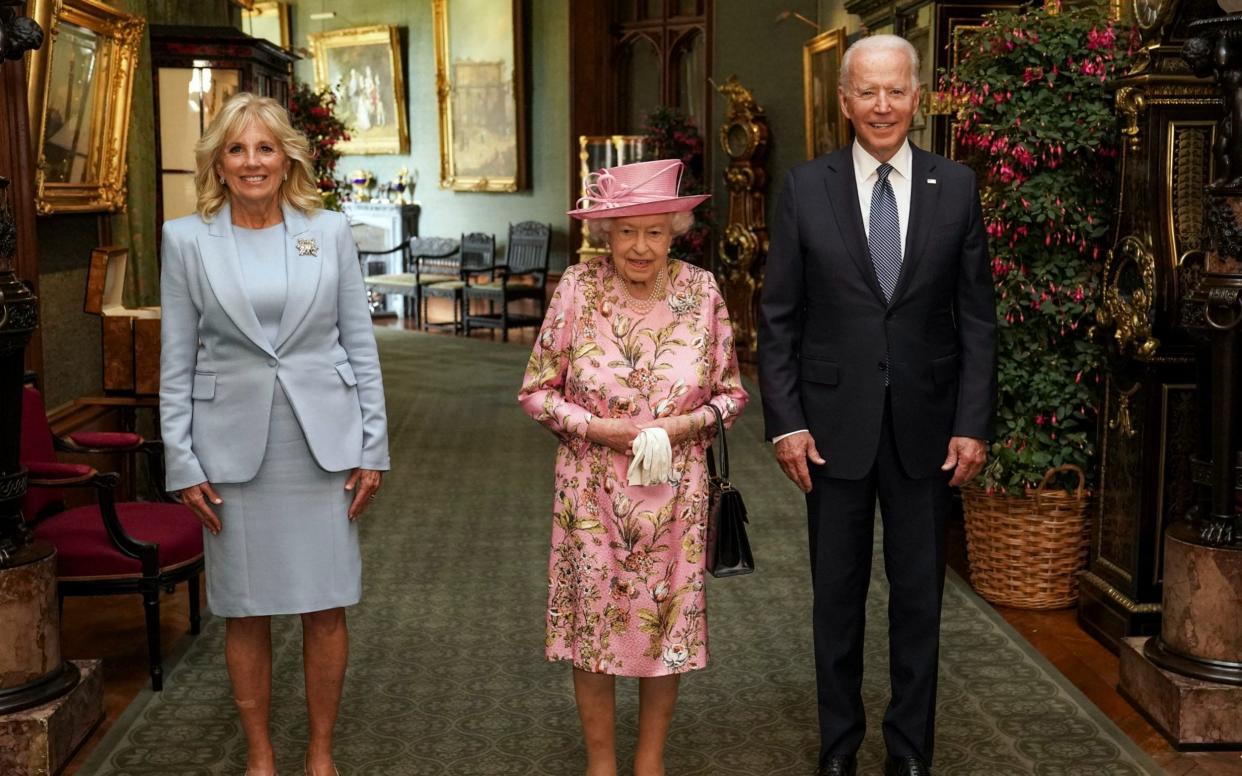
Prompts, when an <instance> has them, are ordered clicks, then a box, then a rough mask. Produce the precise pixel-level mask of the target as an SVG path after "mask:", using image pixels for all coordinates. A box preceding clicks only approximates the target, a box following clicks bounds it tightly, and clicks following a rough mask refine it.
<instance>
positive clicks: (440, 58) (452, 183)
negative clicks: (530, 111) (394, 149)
mask: <svg viewBox="0 0 1242 776" xmlns="http://www.w3.org/2000/svg"><path fill="white" fill-rule="evenodd" d="M522 2H523V0H512V12H513V60H512V61H513V100H514V117H515V129H516V132H515V135H516V137H515V141H516V142H517V172H516V174H515V175H512V176H495V177H466V176H462V175H458V174H457V165H456V163H455V162H454V160H453V104H452V100H453V83H452V79H451V78H450V76H449V64H450V63H449V56H450V54H451V52H450V51H449V18H448V0H432V5H431V9H432V16H433V19H434V26H435V46H436V95H437V97H438V100H439V103H440V188H445V189H453V190H454V191H494V192H511V191H518V190H519V189H525V188H527V185H528V184H527V160H526V87H525V76H524V75H523V73H524V72H525V62H524V61H523V60H524V55H523V48H524V44H523V38H522V18H523V12H522Z"/></svg>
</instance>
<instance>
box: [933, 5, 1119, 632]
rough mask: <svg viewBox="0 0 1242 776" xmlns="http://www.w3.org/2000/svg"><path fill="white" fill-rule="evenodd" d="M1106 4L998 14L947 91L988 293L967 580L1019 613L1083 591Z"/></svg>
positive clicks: (1112, 133)
mask: <svg viewBox="0 0 1242 776" xmlns="http://www.w3.org/2000/svg"><path fill="white" fill-rule="evenodd" d="M1132 41H1133V38H1132V36H1131V35H1130V34H1128V33H1125V32H1122V31H1119V30H1118V29H1117V27H1116V26H1115V25H1114V23H1113V22H1112V21H1110V20H1109V18H1108V16H1107V12H1106V10H1105V9H1104V8H1103V7H1096V6H1091V7H1082V8H1073V9H1069V10H1065V11H1061V10H1060V8H1059V7H1058V6H1056V5H1050V6H1047V7H1045V8H1035V9H1029V10H1026V11H1024V12H1020V13H1014V12H997V13H993V14H991V15H989V16H988V17H987V19H986V21H985V23H984V24H983V26H982V27H981V28H979V29H978V30H977V31H975V32H974V33H973V34H969V35H968V36H967V37H966V38H965V39H964V40H963V42H962V47H961V49H960V50H959V51H960V60H959V63H958V66H957V68H956V70H955V71H954V72H952V73H949V74H947V77H946V79H945V80H944V82H943V84H942V92H943V93H942V94H941V99H945V100H948V101H950V104H952V105H954V106H956V107H957V124H956V127H955V140H956V142H957V149H958V156H959V157H960V158H962V159H963V161H965V162H966V163H967V164H969V165H970V166H971V167H973V168H974V169H975V171H976V173H977V174H978V176H979V188H980V195H981V198H982V202H983V210H984V220H985V223H986V228H987V234H988V242H989V249H990V252H991V257H992V274H993V277H994V279H995V283H996V296H997V319H998V324H999V326H998V329H997V356H998V384H999V394H998V401H997V407H998V410H997V418H996V435H995V440H994V442H993V444H992V449H991V451H990V455H989V461H988V464H987V466H986V468H985V469H984V472H983V474H982V476H981V482H980V483H979V484H976V485H972V486H970V487H967V488H964V489H963V499H964V502H965V506H966V512H967V542H968V550H969V554H970V560H971V576H972V582H973V583H974V584H975V586H976V588H977V589H978V590H979V591H980V593H981V594H982V595H984V597H985V598H988V599H989V600H993V601H994V602H998V603H1007V604H1012V605H1022V606H1028V607H1037V608H1045V607H1053V606H1064V605H1068V604H1069V603H1072V602H1073V601H1074V600H1075V598H1076V596H1077V587H1076V577H1075V572H1076V571H1077V570H1078V569H1079V568H1081V564H1082V563H1083V562H1084V561H1085V558H1086V551H1087V530H1086V511H1087V500H1088V493H1089V488H1090V485H1091V483H1092V481H1093V478H1094V474H1095V445H1096V439H1095V437H1096V423H1097V417H1096V413H1097V407H1098V402H1099V390H1100V384H1101V377H1100V370H1101V368H1102V364H1103V350H1102V346H1101V345H1100V344H1099V343H1097V342H1096V341H1094V340H1093V339H1092V338H1091V336H1090V335H1089V329H1090V327H1091V324H1092V322H1094V320H1095V311H1096V307H1097V305H1098V304H1099V300H1100V296H1101V277H1102V270H1103V264H1104V261H1103V260H1104V254H1105V252H1106V251H1107V244H1106V240H1107V238H1108V235H1109V232H1110V228H1109V219H1110V217H1111V215H1112V203H1113V184H1114V172H1115V161H1116V158H1117V143H1118V137H1119V133H1118V127H1117V118H1116V114H1115V112H1114V110H1113V105H1112V99H1111V95H1110V92H1109V89H1108V82H1109V81H1110V79H1112V78H1113V77H1115V76H1118V75H1120V74H1121V73H1124V72H1125V70H1126V69H1127V68H1128V65H1129V60H1130V53H1131V51H1132V46H1133V42H1132Z"/></svg>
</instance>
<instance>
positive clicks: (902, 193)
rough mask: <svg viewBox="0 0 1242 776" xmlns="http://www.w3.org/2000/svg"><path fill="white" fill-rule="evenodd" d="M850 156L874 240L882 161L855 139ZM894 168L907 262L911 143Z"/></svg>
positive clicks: (892, 180) (866, 224)
mask: <svg viewBox="0 0 1242 776" xmlns="http://www.w3.org/2000/svg"><path fill="white" fill-rule="evenodd" d="M850 155H851V156H852V157H853V159H854V183H855V184H856V185H857V186H858V207H859V209H860V210H861V211H862V222H863V231H865V232H866V233H867V238H868V239H870V238H871V192H872V191H873V190H874V189H875V182H876V181H877V180H878V179H879V177H880V176H879V174H878V173H877V172H876V170H878V169H879V167H880V164H881V162H880V161H879V160H878V159H876V158H875V157H874V156H872V155H871V154H869V153H868V152H867V151H866V149H864V148H863V147H862V146H861V145H859V144H858V141H857V140H855V141H854V143H853V145H851V146H850ZM888 163H889V164H891V165H892V166H893V171H892V172H890V173H889V174H888V181H889V183H891V184H892V186H893V197H894V198H895V199H896V200H897V222H898V224H899V228H900V231H901V254H902V259H905V253H906V228H907V227H908V226H909V224H910V191H911V189H912V186H911V183H910V182H911V176H912V175H913V174H914V152H913V151H911V150H910V143H909V142H905V143H902V144H901V148H899V149H897V153H895V154H893V158H892V159H889V160H888ZM806 430H807V429H805V428H800V429H798V430H797V431H790V432H789V433H788V434H781V435H780V436H778V437H773V438H772V444H776V443H777V442H779V441H781V440H782V439H784V438H785V437H791V436H793V435H794V434H801V433H802V432H804V431H806Z"/></svg>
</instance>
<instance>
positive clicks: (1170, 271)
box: [1078, 0, 1221, 647]
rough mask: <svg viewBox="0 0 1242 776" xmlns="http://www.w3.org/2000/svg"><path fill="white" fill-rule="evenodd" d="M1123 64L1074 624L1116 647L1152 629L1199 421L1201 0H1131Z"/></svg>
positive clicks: (1209, 126)
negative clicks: (1188, 44) (1137, 42)
mask: <svg viewBox="0 0 1242 776" xmlns="http://www.w3.org/2000/svg"><path fill="white" fill-rule="evenodd" d="M1132 12H1133V14H1134V15H1135V18H1136V20H1137V24H1138V26H1139V28H1140V30H1141V33H1142V35H1143V47H1142V49H1141V51H1140V52H1139V55H1138V60H1137V62H1136V65H1135V66H1134V68H1133V69H1132V70H1131V72H1130V73H1129V74H1127V75H1126V76H1125V77H1124V78H1122V79H1120V80H1119V82H1118V83H1116V84H1115V85H1114V88H1115V90H1116V105H1117V110H1118V113H1119V115H1120V117H1121V129H1120V132H1121V136H1122V137H1121V140H1122V142H1121V144H1120V159H1119V162H1120V168H1119V172H1120V175H1119V187H1118V188H1119V190H1118V193H1117V221H1116V225H1115V230H1114V235H1113V238H1114V245H1113V248H1112V250H1111V251H1109V253H1108V256H1107V258H1106V263H1105V278H1104V285H1105V289H1104V304H1103V310H1102V312H1101V315H1100V316H1099V318H1100V320H1099V324H1098V327H1097V330H1098V332H1099V334H1100V335H1101V336H1103V337H1107V338H1108V341H1109V348H1108V350H1109V363H1108V369H1107V374H1106V378H1105V380H1104V384H1103V386H1102V388H1103V400H1102V403H1101V405H1100V415H1099V424H1100V426H1099V449H1098V454H1099V460H1100V473H1099V483H1098V494H1097V499H1096V503H1095V515H1094V525H1093V528H1092V539H1091V550H1090V556H1089V561H1088V568H1087V570H1086V571H1085V572H1083V574H1082V579H1081V581H1082V584H1081V591H1082V595H1081V599H1080V601H1079V609H1078V618H1079V621H1080V623H1081V624H1082V625H1083V627H1084V628H1085V629H1086V630H1088V631H1089V632H1091V633H1092V634H1094V635H1095V636H1096V637H1097V638H1099V639H1100V640H1102V641H1103V642H1105V643H1106V644H1108V645H1109V646H1113V647H1115V646H1116V643H1117V640H1118V639H1120V638H1121V637H1124V636H1131V635H1143V634H1148V633H1153V632H1155V631H1156V630H1157V629H1158V628H1159V623H1160V597H1161V578H1162V573H1161V571H1162V561H1163V559H1162V557H1161V549H1162V535H1163V532H1164V528H1165V526H1166V525H1168V524H1169V523H1170V522H1172V521H1173V520H1175V519H1177V518H1178V517H1179V516H1181V515H1183V514H1185V512H1186V511H1187V510H1189V509H1190V508H1191V507H1192V506H1193V505H1194V488H1193V484H1192V479H1191V459H1192V457H1193V456H1194V455H1195V453H1196V446H1197V444H1198V440H1199V439H1206V438H1207V437H1206V434H1202V433H1201V431H1202V426H1203V424H1205V423H1208V422H1210V421H1209V419H1207V418H1206V417H1203V415H1202V413H1201V412H1200V402H1199V396H1198V392H1197V390H1196V386H1197V385H1203V384H1206V380H1205V375H1201V374H1198V373H1197V370H1198V367H1196V359H1195V349H1196V344H1195V342H1194V340H1193V339H1192V338H1191V336H1190V334H1188V332H1187V331H1186V330H1185V329H1183V328H1182V325H1183V324H1185V323H1187V320H1186V316H1187V314H1188V313H1189V314H1191V315H1193V308H1192V307H1191V306H1187V305H1185V304H1183V298H1184V297H1185V295H1186V294H1187V293H1188V292H1190V291H1192V290H1193V289H1194V286H1195V283H1196V281H1197V278H1198V276H1199V273H1200V271H1201V266H1202V264H1201V253H1200V251H1201V249H1203V248H1204V247H1205V246H1204V245H1203V243H1202V240H1203V234H1204V229H1205V202H1204V186H1205V185H1206V184H1207V183H1208V182H1209V181H1211V180H1212V153H1211V152H1212V145H1213V143H1214V142H1215V132H1214V126H1215V124H1216V121H1217V119H1218V118H1219V116H1220V113H1221V103H1220V99H1219V98H1218V97H1217V96H1215V93H1216V90H1215V89H1214V87H1213V85H1212V83H1211V82H1210V80H1200V79H1198V78H1195V77H1194V76H1193V75H1191V73H1190V71H1189V68H1188V67H1187V65H1186V63H1185V62H1184V61H1183V60H1182V58H1181V56H1180V52H1181V44H1182V42H1183V41H1184V40H1185V38H1186V34H1185V30H1186V25H1187V24H1188V23H1189V22H1190V21H1192V20H1193V19H1196V18H1202V17H1204V16H1208V15H1218V14H1219V13H1220V11H1219V9H1218V8H1217V7H1216V6H1215V4H1214V3H1209V2H1204V0H1192V1H1191V2H1178V0H1155V1H1154V2H1153V1H1152V0H1134V5H1133V9H1132Z"/></svg>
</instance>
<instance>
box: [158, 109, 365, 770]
mask: <svg viewBox="0 0 1242 776" xmlns="http://www.w3.org/2000/svg"><path fill="white" fill-rule="evenodd" d="M195 155H196V160H197V165H198V170H197V176H196V178H195V183H196V186H197V189H198V208H197V210H198V212H197V214H195V215H191V216H186V217H184V218H178V219H176V220H174V221H169V222H168V223H166V224H165V225H164V233H163V246H162V260H163V272H162V276H161V300H162V305H163V324H162V333H163V349H162V352H161V357H160V425H161V429H162V431H163V436H164V445H165V449H166V460H167V471H168V483H167V484H168V489H169V490H170V491H176V492H177V493H178V494H179V496H180V499H181V501H182V502H183V503H185V504H186V505H187V506H189V507H190V508H191V509H193V510H194V511H195V513H196V514H197V515H198V517H199V519H200V520H202V522H203V526H204V530H205V532H206V533H205V535H204V539H205V545H206V555H207V602H208V605H209V606H210V607H211V609H212V611H213V612H214V613H215V614H217V615H220V616H223V617H225V618H227V619H226V642H225V653H226V660H227V663H228V669H229V677H230V679H231V680H232V684H233V693H234V697H235V700H236V703H237V708H238V713H239V715H240V718H241V721H242V726H243V728H244V730H245V733H246V738H247V741H248V743H249V757H248V761H247V771H246V772H247V774H248V776H269V775H270V774H273V773H275V766H276V758H275V755H274V753H273V751H272V744H271V739H270V737H269V734H268V718H269V713H270V707H271V674H272V656H271V620H270V618H271V615H274V614H300V615H301V617H302V631H303V639H304V649H303V655H304V662H305V676H306V700H307V709H308V712H309V720H310V743H309V746H308V749H307V752H306V758H305V770H306V773H308V774H313V775H314V776H320V775H322V774H333V773H335V767H334V765H333V762H332V731H333V728H334V726H335V723H336V716H337V710H338V707H339V705H340V697H341V688H342V684H343V683H344V678H345V666H346V661H347V655H348V633H347V630H346V624H345V610H344V607H346V606H349V605H351V604H354V603H357V601H358V599H359V596H360V594H361V559H360V556H359V551H358V532H357V525H356V523H355V521H356V520H357V518H358V517H359V516H360V515H362V513H363V511H364V510H365V509H366V508H367V505H368V504H369V503H370V501H371V499H373V498H375V493H376V492H377V490H378V489H379V486H380V480H381V476H382V475H381V472H382V471H385V470H387V469H388V432H387V420H386V418H385V414H384V389H383V384H382V382H381V379H380V365H379V359H378V356H377V354H376V349H375V335H374V333H373V331H372V329H371V318H370V314H369V311H368V308H367V303H366V293H365V291H364V289H363V285H362V276H361V271H360V269H359V266H358V256H357V249H356V247H355V245H354V242H353V238H352V236H351V235H350V231H349V228H348V225H347V223H346V221H345V218H344V217H343V216H342V215H341V214H339V213H334V212H329V211H325V210H323V209H322V207H321V201H320V198H319V193H318V189H317V187H316V185H315V180H316V178H315V176H314V168H313V167H312V165H311V153H310V148H309V145H308V143H307V141H306V138H305V137H304V136H303V135H302V134H301V133H299V132H298V131H297V130H295V129H294V128H293V127H292V126H291V125H290V124H289V118H288V115H287V113H286V112H285V109H284V108H283V107H281V105H280V104H279V103H277V102H276V101H275V100H272V99H269V98H264V97H256V96H254V95H252V94H245V93H243V94H238V95H236V96H235V97H233V98H232V99H231V100H229V102H228V103H227V104H226V105H225V106H224V107H223V109H222V110H221V111H220V114H219V115H218V116H217V117H216V118H215V120H214V121H212V123H211V125H210V126H209V127H208V128H207V131H206V133H205V134H204V135H203V137H202V139H201V140H200V141H199V143H198V146H197V148H196V149H195Z"/></svg>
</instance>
